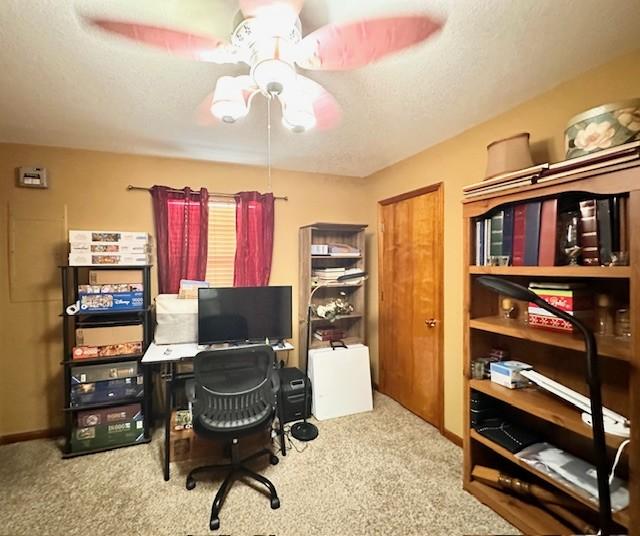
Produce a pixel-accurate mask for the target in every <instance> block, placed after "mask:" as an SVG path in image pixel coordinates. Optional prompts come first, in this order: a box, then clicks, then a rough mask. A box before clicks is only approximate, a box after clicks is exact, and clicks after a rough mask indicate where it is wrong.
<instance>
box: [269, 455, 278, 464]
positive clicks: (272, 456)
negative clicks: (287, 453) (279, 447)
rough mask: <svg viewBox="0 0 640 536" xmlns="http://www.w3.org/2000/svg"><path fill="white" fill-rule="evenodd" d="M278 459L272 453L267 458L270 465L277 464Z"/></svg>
mask: <svg viewBox="0 0 640 536" xmlns="http://www.w3.org/2000/svg"><path fill="white" fill-rule="evenodd" d="M279 461H280V460H279V458H278V457H277V456H276V455H275V454H272V455H271V457H270V458H269V463H270V464H271V465H278V462H279Z"/></svg>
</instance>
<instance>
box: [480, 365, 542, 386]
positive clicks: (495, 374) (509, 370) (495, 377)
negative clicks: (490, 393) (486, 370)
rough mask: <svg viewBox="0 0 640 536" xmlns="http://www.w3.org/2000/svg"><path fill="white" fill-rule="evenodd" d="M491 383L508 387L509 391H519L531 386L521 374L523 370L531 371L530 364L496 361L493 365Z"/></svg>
mask: <svg viewBox="0 0 640 536" xmlns="http://www.w3.org/2000/svg"><path fill="white" fill-rule="evenodd" d="M490 366H491V381H492V382H494V383H497V384H498V385H502V386H503V387H508V388H509V389H519V388H520V387H525V386H526V385H528V384H529V380H527V379H526V378H525V377H524V376H522V375H521V374H520V372H522V371H523V370H529V369H531V368H532V367H531V365H529V364H528V363H522V362H521V361H496V362H495V363H491V365H490Z"/></svg>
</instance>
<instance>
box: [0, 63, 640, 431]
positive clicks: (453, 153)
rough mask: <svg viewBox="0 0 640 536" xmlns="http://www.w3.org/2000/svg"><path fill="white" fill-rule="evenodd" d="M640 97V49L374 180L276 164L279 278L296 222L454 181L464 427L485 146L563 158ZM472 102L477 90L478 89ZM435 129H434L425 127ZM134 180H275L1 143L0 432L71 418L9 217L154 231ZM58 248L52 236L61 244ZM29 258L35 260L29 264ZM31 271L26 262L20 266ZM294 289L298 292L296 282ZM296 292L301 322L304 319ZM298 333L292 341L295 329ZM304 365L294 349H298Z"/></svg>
mask: <svg viewBox="0 0 640 536" xmlns="http://www.w3.org/2000/svg"><path fill="white" fill-rule="evenodd" d="M639 95H640V51H637V52H635V53H633V54H629V55H627V56H625V57H622V58H619V59H618V60H615V61H613V62H611V63H609V64H607V65H605V66H603V67H600V68H598V69H595V70H593V71H591V72H588V73H586V74H584V75H582V76H580V77H578V78H576V79H574V80H572V81H570V82H567V83H564V84H562V85H560V86H558V87H557V88H555V89H554V90H552V91H549V92H548V93H545V94H543V95H541V96H539V97H537V98H535V99H533V100H531V101H529V102H527V103H525V104H522V105H521V106H518V107H517V108H515V109H513V110H511V111H509V112H507V113H505V114H503V115H501V116H499V117H496V118H495V119H492V120H491V121H488V122H486V123H483V124H481V125H479V126H477V127H474V128H472V129H470V130H468V131H466V132H464V133H462V134H460V135H459V136H457V137H455V138H453V139H450V140H448V141H446V142H443V143H441V144H439V145H437V146H435V147H432V148H430V149H428V150H426V151H424V152H422V153H420V154H418V155H416V156H413V157H411V158H409V159H407V160H404V161H402V162H400V163H398V164H396V165H394V166H392V167H390V168H387V169H385V170H382V171H380V172H378V173H376V174H374V175H372V176H371V177H369V178H368V179H353V178H345V177H337V176H330V175H319V174H311V173H293V172H284V171H276V172H275V173H274V178H273V190H274V192H275V193H276V194H279V195H288V196H289V202H288V203H283V202H278V204H277V210H276V230H275V246H274V262H273V270H272V277H271V282H272V283H273V284H293V285H294V287H297V249H298V248H297V229H298V227H299V226H301V225H305V224H308V223H313V222H314V221H339V222H353V223H362V222H365V223H366V222H368V223H369V225H370V232H373V231H374V230H375V229H376V227H377V201H379V200H381V199H385V198H387V197H389V196H392V195H395V194H398V193H401V192H406V191H409V190H413V189H416V188H420V187H422V186H425V185H428V184H432V183H435V182H440V181H443V182H444V183H445V243H446V251H445V317H444V330H445V349H444V350H445V427H446V428H447V429H449V430H451V431H452V432H454V433H457V434H461V433H462V337H461V331H462V277H463V270H462V266H461V262H462V261H461V259H462V256H461V253H462V252H461V246H460V244H461V240H462V234H461V233H462V227H461V223H462V221H461V220H462V211H461V205H460V200H461V196H462V192H461V190H462V187H463V185H465V184H468V183H471V182H475V181H477V180H479V179H480V178H481V177H482V175H483V172H484V166H485V147H486V145H487V144H488V143H489V142H491V141H493V140H496V139H499V138H501V137H505V136H508V135H510V134H513V133H516V132H520V131H528V132H531V138H532V143H533V149H534V157H535V158H536V160H537V161H546V160H547V159H549V160H551V161H556V160H560V159H561V158H562V153H563V148H562V145H563V134H562V133H563V128H564V126H565V123H566V121H567V119H568V118H569V117H571V116H572V115H574V114H575V113H577V112H580V111H582V110H585V109H587V108H589V107H592V106H595V105H598V104H601V103H604V102H611V101H615V100H618V99H622V98H627V97H634V96H639ZM470 98H472V92H470ZM426 128H428V126H427V127H426ZM18 166H44V167H46V168H47V169H48V171H49V173H50V179H51V188H50V189H49V190H47V191H36V190H26V189H19V188H16V187H15V186H14V180H15V168H16V167H18ZM127 184H135V185H140V186H150V185H152V184H166V185H170V186H186V185H189V186H192V187H200V186H207V187H208V188H209V189H210V190H211V191H224V192H234V191H239V190H248V189H257V190H261V191H262V190H264V189H265V187H266V172H265V170H263V169H260V168H254V167H246V166H237V165H225V164H216V163H207V162H196V161H188V160H179V159H163V158H153V157H140V156H129V155H121V154H110V153H100V152H91V151H79V150H71V149H56V148H47V147H38V146H25V145H10V144H4V145H3V144H0V436H1V435H5V434H12V433H19V432H24V431H32V430H40V429H45V428H50V427H55V426H59V425H60V423H61V422H62V419H61V412H60V408H61V406H62V383H61V377H60V372H61V371H60V366H59V361H60V359H61V357H62V356H61V342H60V322H59V319H58V317H57V315H58V313H59V312H60V309H61V303H60V301H57V300H54V301H50V302H46V301H31V302H16V301H15V300H14V301H12V300H10V298H9V274H8V262H7V260H6V256H7V254H8V249H9V247H8V219H9V218H8V213H9V207H11V210H13V211H15V212H16V213H17V214H18V215H19V216H27V217H31V218H38V217H40V218H44V219H48V218H55V219H58V220H60V219H61V218H64V215H65V209H66V211H67V214H68V226H69V227H70V228H98V229H100V228H102V229H110V228H111V229H123V230H127V229H130V230H149V231H152V212H151V202H150V199H149V196H148V194H146V193H144V192H127V191H126V190H125V187H126V185H127ZM375 242H376V241H375V239H373V237H372V236H371V233H370V235H369V241H368V244H369V252H370V256H369V259H370V261H369V270H370V272H371V280H370V283H371V284H370V285H369V312H370V316H369V323H368V336H369V344H370V346H371V350H372V356H373V364H374V374H377V347H378V345H377V328H378V326H377V273H376V272H377V263H376V254H377V251H376V243H375ZM53 245H54V244H49V246H50V247H52V246H53ZM33 263H40V264H44V265H45V266H46V268H45V273H46V276H45V277H44V278H43V283H42V286H43V292H52V293H57V292H58V288H57V286H58V284H57V274H56V272H55V269H54V268H53V263H52V262H51V253H50V251H42V252H39V251H38V252H34V254H33ZM28 264H29V265H31V264H32V263H28ZM21 268H22V269H23V270H27V269H28V268H29V266H27V265H25V266H22V267H17V269H18V270H20V269H21ZM294 292H295V288H294ZM296 307H297V302H296V300H294V318H297V311H296V310H295V309H296ZM296 331H297V330H296V329H294V337H295V333H296ZM294 361H295V356H294Z"/></svg>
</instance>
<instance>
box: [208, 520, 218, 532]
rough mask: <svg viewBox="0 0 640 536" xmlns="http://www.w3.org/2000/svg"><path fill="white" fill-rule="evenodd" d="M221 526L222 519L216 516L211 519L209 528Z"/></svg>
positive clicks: (216, 528)
mask: <svg viewBox="0 0 640 536" xmlns="http://www.w3.org/2000/svg"><path fill="white" fill-rule="evenodd" d="M219 528H220V519H219V518H217V517H214V518H213V519H212V520H211V521H209V530H218V529H219Z"/></svg>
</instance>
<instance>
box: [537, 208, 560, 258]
mask: <svg viewBox="0 0 640 536" xmlns="http://www.w3.org/2000/svg"><path fill="white" fill-rule="evenodd" d="M557 237H558V200H557V199H548V200H547V201H545V202H544V203H542V217H541V223H540V248H539V252H538V266H555V264H556V243H557Z"/></svg>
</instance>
